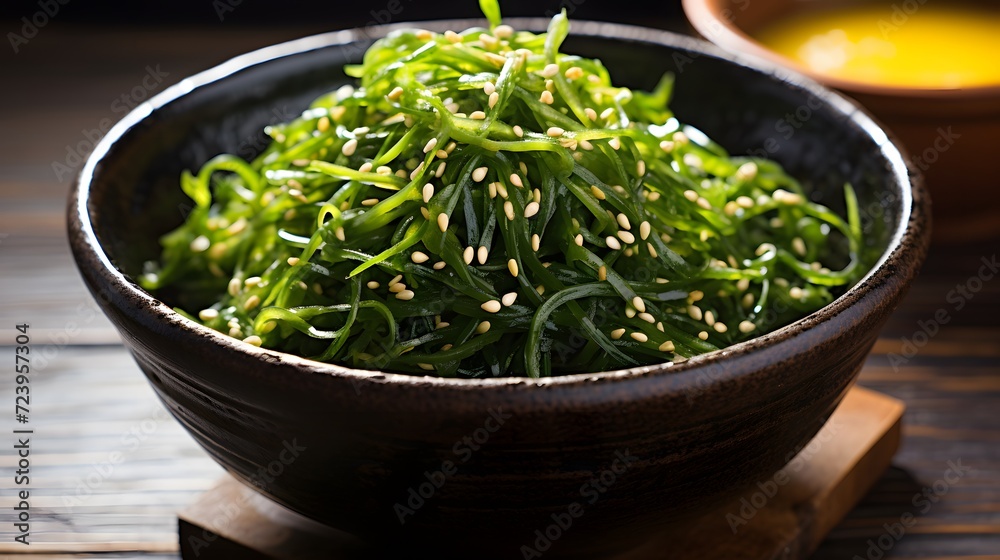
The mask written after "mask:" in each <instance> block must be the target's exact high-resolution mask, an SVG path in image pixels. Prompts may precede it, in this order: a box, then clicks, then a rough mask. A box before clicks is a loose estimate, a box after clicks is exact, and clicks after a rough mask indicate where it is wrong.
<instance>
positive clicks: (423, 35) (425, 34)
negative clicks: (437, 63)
mask: <svg viewBox="0 0 1000 560" xmlns="http://www.w3.org/2000/svg"><path fill="white" fill-rule="evenodd" d="M414 36H416V38H417V39H420V40H421V41H429V40H431V39H433V38H434V34H433V33H431V32H430V31H428V30H426V29H420V30H418V31H417V32H416V33H414Z"/></svg>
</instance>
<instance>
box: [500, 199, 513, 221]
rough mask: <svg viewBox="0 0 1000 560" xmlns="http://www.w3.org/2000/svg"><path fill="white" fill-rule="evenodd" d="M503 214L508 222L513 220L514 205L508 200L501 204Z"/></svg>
mask: <svg viewBox="0 0 1000 560" xmlns="http://www.w3.org/2000/svg"><path fill="white" fill-rule="evenodd" d="M503 213H504V214H506V215H507V220H508V221H513V220H514V205H513V204H511V202H510V201H509V200H508V201H507V202H504V203H503Z"/></svg>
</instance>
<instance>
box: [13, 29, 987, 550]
mask: <svg viewBox="0 0 1000 560" xmlns="http://www.w3.org/2000/svg"><path fill="white" fill-rule="evenodd" d="M313 31H317V30H315V29H306V28H301V27H299V28H295V29H277V30H275V29H268V30H257V29H248V28H245V27H244V28H235V27H227V26H219V27H218V28H200V29H170V30H157V29H148V30H144V31H143V32H142V33H136V32H127V31H121V30H116V29H101V28H95V27H86V28H73V27H59V26H58V25H56V24H53V25H52V26H50V27H46V28H45V29H43V30H41V32H40V33H39V35H38V36H37V37H36V38H35V39H33V40H32V41H31V42H30V43H29V44H28V45H26V46H24V47H23V49H22V52H21V53H20V54H18V55H17V56H13V55H12V54H11V52H10V51H9V50H6V51H4V49H0V51H4V52H3V69H4V77H5V78H6V79H5V80H4V85H3V87H2V88H0V99H2V103H0V123H2V127H3V134H0V345H10V344H11V343H12V340H13V337H14V334H15V332H14V325H15V324H17V323H21V322H28V323H30V324H31V328H30V333H31V340H32V344H33V347H34V350H33V352H34V354H33V357H34V358H35V361H34V370H33V371H34V378H33V381H32V397H33V402H32V407H31V422H30V427H31V428H33V429H35V434H34V435H33V436H32V438H33V439H32V455H31V460H32V465H31V469H32V475H33V476H32V482H31V489H32V494H31V495H32V502H31V508H32V509H31V512H32V540H33V541H35V542H42V541H45V542H47V543H49V544H47V545H45V546H41V545H33V546H32V547H30V551H31V552H35V553H37V554H38V555H37V556H35V558H70V557H73V558H77V557H81V555H82V556H89V555H90V554H96V553H103V554H101V555H100V556H101V557H102V558H113V557H138V558H145V559H153V558H177V554H176V550H177V545H176V537H175V534H176V533H175V531H176V511H177V510H179V509H180V508H182V507H184V506H186V505H187V504H189V503H190V502H191V501H192V500H193V499H194V498H195V497H196V496H197V495H198V494H199V493H201V492H203V491H204V490H205V489H206V488H208V487H209V486H210V485H211V484H212V483H213V481H214V480H215V479H216V477H217V476H218V475H219V474H220V472H221V470H220V469H219V467H217V466H216V465H215V464H214V463H213V462H212V461H211V460H210V459H208V458H207V457H206V456H205V454H204V453H203V452H202V451H201V450H200V449H199V448H197V446H196V445H195V444H194V443H193V441H192V440H191V439H190V438H189V437H188V436H187V435H186V434H185V433H184V432H183V431H182V430H181V428H180V427H179V425H178V424H177V423H176V422H174V421H173V420H171V419H169V418H168V417H167V416H166V414H165V413H164V412H163V409H162V407H161V406H160V404H159V403H158V401H156V399H155V397H154V396H153V394H152V392H151V390H150V389H149V388H148V387H147V385H146V382H145V380H144V379H143V378H142V376H141V374H140V372H139V370H138V368H137V367H136V366H135V364H134V363H133V362H132V360H131V358H130V356H129V355H128V354H127V352H126V351H125V350H124V349H123V348H122V347H121V346H120V344H119V340H118V337H117V335H116V334H115V332H114V331H113V330H112V328H111V326H110V325H109V323H108V322H107V321H106V320H105V319H104V317H103V315H101V314H100V313H99V311H97V308H96V306H95V304H93V303H92V301H91V298H90V296H89V295H88V294H87V293H86V291H85V289H84V287H83V285H82V283H81V282H80V280H79V277H78V275H77V273H76V271H75V268H74V265H73V263H72V259H71V257H70V255H69V250H68V248H67V245H66V241H65V239H64V225H63V223H64V218H63V210H64V198H65V195H66V191H67V189H68V186H69V182H70V180H71V179H70V176H71V174H70V173H69V172H68V171H66V170H64V169H62V168H60V167H59V165H54V164H55V163H58V164H61V165H65V166H67V167H69V168H72V169H73V171H75V170H76V169H78V168H79V164H75V165H74V161H75V159H74V157H73V154H72V152H75V151H77V149H78V147H79V149H80V150H82V151H86V149H87V144H88V143H89V140H88V136H93V135H94V134H99V132H98V133H93V132H87V131H92V130H95V129H96V130H99V129H100V128H101V127H102V119H110V120H115V119H117V118H118V117H120V116H121V112H120V111H121V109H122V107H123V105H124V104H128V103H129V99H128V98H129V97H131V96H133V95H134V96H136V97H140V96H144V95H145V92H144V91H143V89H142V88H143V86H142V83H143V80H144V78H145V77H146V76H147V75H153V76H156V78H153V79H147V80H146V82H147V85H150V84H151V85H152V88H151V89H153V90H155V91H159V90H161V89H162V88H163V87H165V86H166V85H169V84H170V83H174V82H176V81H178V80H180V79H181V78H183V77H184V76H186V75H188V74H191V73H193V72H195V71H198V70H201V69H204V68H206V67H209V66H211V65H214V64H215V63H218V62H221V61H222V60H224V59H226V58H228V57H229V56H232V55H234V54H237V53H240V52H244V51H247V50H250V49H252V48H256V47H258V46H263V45H266V44H270V43H273V42H276V41H280V40H284V39H288V38H293V37H296V36H300V35H304V34H307V33H310V32H313ZM95 36H100V37H101V40H100V41H96V40H93V38H94V37H95ZM164 74H165V75H164ZM157 79H159V80H160V81H158V82H157V81H156V80H157ZM123 95H124V96H125V98H124V99H123V98H122V96H123ZM116 100H117V101H116ZM78 145H79V146H78ZM67 158H69V160H68V161H67ZM998 219H1000V218H998ZM998 249H1000V239H992V240H986V241H981V242H976V243H966V244H961V245H951V246H945V245H938V246H935V247H934V249H933V252H932V255H931V257H930V259H929V261H928V262H927V265H926V266H925V268H924V273H923V275H922V276H921V277H920V279H919V281H918V282H917V283H916V285H915V286H914V287H913V289H912V291H911V293H910V295H909V296H908V298H907V300H906V302H905V303H904V305H903V306H902V307H901V308H900V309H899V310H898V311H897V312H896V314H895V315H894V316H893V318H892V321H891V323H890V324H889V326H888V327H887V328H886V330H885V332H884V334H883V337H882V338H881V339H880V341H879V343H878V344H877V346H876V348H875V352H874V354H873V355H872V356H871V357H870V358H869V360H868V363H867V365H866V367H865V369H864V371H863V372H862V374H861V384H862V385H864V386H866V387H870V388H873V389H876V390H878V391H882V392H884V393H887V394H889V395H893V396H895V397H897V398H899V399H902V400H904V401H905V402H906V403H907V406H908V412H907V415H906V417H905V419H904V441H903V445H902V449H901V450H900V453H899V455H898V456H897V458H896V461H895V463H894V468H892V469H891V470H890V471H889V472H887V473H886V474H885V476H884V477H883V478H882V479H881V481H880V482H878V483H877V485H876V487H875V488H874V489H873V490H872V492H871V493H870V495H869V496H868V498H866V499H865V500H864V501H863V502H862V503H861V504H860V505H859V506H858V507H857V508H856V509H855V510H854V511H853V513H852V514H851V515H850V516H849V517H848V518H847V519H846V520H845V521H844V522H843V523H841V524H840V526H839V527H837V528H836V529H835V530H834V532H833V533H832V534H831V535H830V536H829V538H828V539H827V540H826V542H825V543H824V544H823V545H822V547H821V548H820V550H819V551H818V552H817V553H816V555H815V558H817V559H823V560H825V559H844V560H846V559H849V558H855V557H860V558H866V557H870V558H877V557H878V551H874V550H872V551H871V552H870V553H869V549H870V548H871V546H872V545H870V544H869V542H872V543H876V544H875V546H877V545H878V543H879V542H881V544H882V545H883V548H889V549H890V550H889V551H888V552H887V553H886V554H885V555H884V558H892V559H902V558H913V559H916V558H921V559H928V558H956V557H961V558H975V559H978V560H982V559H985V558H1000V322H998V321H997V317H998V316H1000V279H994V280H985V281H982V282H978V281H976V280H971V279H973V278H975V277H976V276H977V275H978V273H979V271H980V267H981V266H982V259H983V258H985V259H987V260H991V259H993V258H995V256H996V254H997V252H998ZM967 283H968V284H969V285H970V287H971V288H980V289H979V290H978V291H977V292H976V293H975V294H973V297H972V298H971V299H967V298H959V299H956V293H957V292H956V293H953V292H952V290H954V289H955V288H956V285H966V284H967ZM960 301H964V302H965V303H964V305H962V307H961V308H959V302H960ZM935 318H937V319H935ZM942 319H943V320H946V322H945V323H944V324H940V325H939V324H937V322H936V321H938V320H942ZM943 320H942V321H941V322H944V321H943ZM931 331H933V332H931ZM925 335H926V336H925ZM914 343H915V346H913V347H912V348H911V347H910V346H909V345H911V344H914ZM911 351H915V353H912V355H911ZM0 354H2V355H4V356H12V355H13V349H12V348H11V347H10V346H0ZM905 355H910V357H909V358H903V357H902V356H905ZM894 356H900V357H899V358H897V357H894ZM2 360H3V361H4V362H5V363H9V362H10V361H11V360H12V358H7V357H4V358H2ZM12 378H13V376H12V375H10V374H4V375H3V376H0V394H2V400H0V403H2V407H0V408H2V410H3V413H2V420H0V422H2V425H3V430H2V433H3V434H6V435H4V436H2V437H3V441H0V449H2V451H0V471H2V472H3V476H2V477H0V495H2V496H3V498H2V505H0V507H2V509H0V556H2V557H4V558H6V557H7V552H6V551H8V550H11V549H10V548H9V546H8V545H9V543H11V542H12V539H13V536H14V535H13V533H12V526H11V524H10V523H9V520H10V519H11V516H12V510H11V509H10V508H11V507H12V506H13V504H12V502H11V496H12V487H13V480H12V476H11V472H12V470H13V466H14V465H15V464H16V458H15V456H14V455H13V449H12V445H13V442H12V441H11V439H12V437H11V435H10V430H11V429H14V427H15V426H14V422H13V418H12V414H10V412H11V411H9V410H8V409H9V407H10V406H11V403H12V401H13V379H12ZM950 464H961V465H963V466H966V465H967V466H968V470H967V472H965V473H964V474H963V475H962V476H961V477H960V478H959V479H958V480H957V481H954V483H953V484H944V483H939V484H937V487H936V488H937V490H939V491H942V494H941V495H940V496H938V495H936V494H933V492H934V490H933V489H934V488H935V482H936V481H939V480H942V479H943V477H944V476H945V474H946V471H947V470H948V469H949V465H950ZM924 488H931V489H932V490H931V494H932V496H931V497H929V498H928V497H923V495H922V492H923V489H924ZM932 500H933V501H932ZM907 514H913V515H914V516H915V517H914V519H915V521H914V522H913V523H912V526H910V527H907V528H906V530H905V534H903V535H901V537H900V538H898V539H897V538H896V537H894V536H893V535H892V533H891V532H887V530H886V528H885V526H886V525H887V524H888V525H889V526H890V527H892V526H893V524H895V523H898V522H899V521H900V520H901V518H903V519H908V518H907V517H904V516H906V515H907ZM880 538H881V541H879V539H880ZM3 547H7V548H3ZM28 550H29V548H28V547H24V551H28ZM114 551H117V552H116V553H112V552H114Z"/></svg>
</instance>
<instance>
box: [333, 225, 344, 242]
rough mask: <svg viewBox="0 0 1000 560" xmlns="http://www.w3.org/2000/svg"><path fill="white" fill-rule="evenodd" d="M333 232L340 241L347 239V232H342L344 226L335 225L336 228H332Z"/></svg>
mask: <svg viewBox="0 0 1000 560" xmlns="http://www.w3.org/2000/svg"><path fill="white" fill-rule="evenodd" d="M333 233H334V235H336V236H337V239H339V240H341V241H346V240H347V234H346V233H345V232H344V226H337V229H335V230H333Z"/></svg>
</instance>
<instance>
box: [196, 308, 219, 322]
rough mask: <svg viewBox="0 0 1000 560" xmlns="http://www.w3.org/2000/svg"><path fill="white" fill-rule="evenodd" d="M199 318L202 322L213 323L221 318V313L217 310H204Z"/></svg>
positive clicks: (200, 312) (199, 314)
mask: <svg viewBox="0 0 1000 560" xmlns="http://www.w3.org/2000/svg"><path fill="white" fill-rule="evenodd" d="M198 318H199V319H201V320H202V321H212V320H214V319H218V318H219V312H218V311H217V310H215V309H202V310H201V311H199V312H198Z"/></svg>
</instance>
